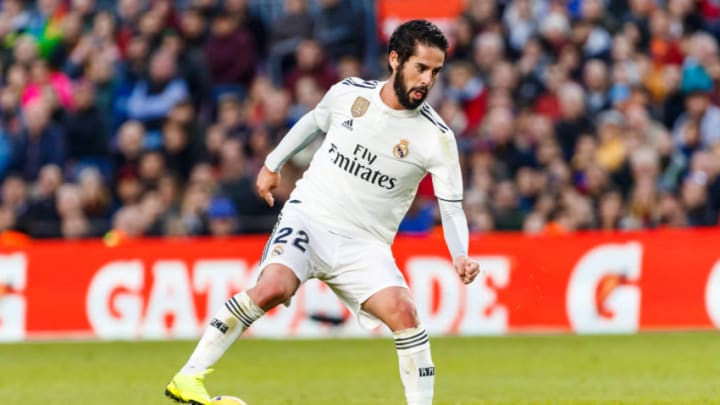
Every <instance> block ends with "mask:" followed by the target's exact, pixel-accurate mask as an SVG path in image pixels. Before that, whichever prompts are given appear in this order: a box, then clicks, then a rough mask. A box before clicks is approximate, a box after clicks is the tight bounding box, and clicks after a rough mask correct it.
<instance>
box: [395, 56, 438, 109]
mask: <svg viewBox="0 0 720 405" xmlns="http://www.w3.org/2000/svg"><path fill="white" fill-rule="evenodd" d="M404 67H405V63H403V64H402V65H400V66H398V68H397V73H396V74H395V81H394V82H393V90H395V95H396V96H397V98H398V102H399V103H400V105H401V106H403V107H405V108H406V109H408V110H414V109H416V108H418V107H419V106H420V104H422V103H423V101H425V97H427V94H428V91H430V89H429V88H428V86H418V87H412V88H410V89H408V88H407V85H405V75H404V74H403V68H404ZM416 90H418V91H422V92H423V96H422V97H421V98H419V99H414V98H412V97H410V93H412V92H414V91H416Z"/></svg>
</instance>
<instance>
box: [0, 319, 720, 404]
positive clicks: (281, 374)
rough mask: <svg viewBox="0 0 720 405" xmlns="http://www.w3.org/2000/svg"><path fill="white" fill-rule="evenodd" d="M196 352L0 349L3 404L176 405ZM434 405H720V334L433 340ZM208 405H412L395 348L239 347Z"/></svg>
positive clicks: (127, 345) (183, 344) (356, 344)
mask: <svg viewBox="0 0 720 405" xmlns="http://www.w3.org/2000/svg"><path fill="white" fill-rule="evenodd" d="M194 345H195V342H191V341H180V342H111V343H101V342H97V343H88V342H82V343H80V342H64V343H26V344H0V398H1V401H2V403H6V404H22V405H49V404H55V405H121V404H122V405H156V404H159V405H162V404H166V405H171V404H172V402H171V401H169V400H167V399H166V398H165V397H164V396H163V394H162V393H163V390H164V387H165V384H166V383H167V382H168V380H169V379H170V377H171V376H172V374H173V373H174V372H175V371H176V369H177V368H178V367H179V366H180V365H181V364H182V363H183V362H184V361H185V359H186V358H187V356H188V355H189V354H190V351H191V350H192V348H193V347H194ZM432 349H433V358H434V361H435V365H436V367H437V376H436V384H435V402H434V404H436V405H455V404H633V405H634V404H720V333H711V332H704V333H667V334H640V335H627V336H568V335H566V336H549V335H548V336H546V335H543V336H512V337H484V338H442V339H441V338H435V339H433V340H432ZM207 386H208V389H209V390H210V392H211V394H228V395H236V396H239V397H241V398H243V399H245V400H246V401H247V402H248V403H249V404H250V405H280V404H287V405H289V404H307V405H342V404H363V405H364V404H368V405H403V404H404V402H403V394H402V388H401V385H400V379H399V377H398V370H397V359H396V355H395V350H394V346H393V344H392V341H391V340H390V339H369V340H348V339H334V340H293V341H281V340H255V339H241V340H240V341H238V342H236V343H235V345H234V346H233V347H232V348H231V349H230V351H228V353H227V354H226V355H225V357H224V358H223V359H222V360H221V361H220V362H219V363H218V364H217V366H216V371H215V373H213V374H210V376H209V377H208V380H207Z"/></svg>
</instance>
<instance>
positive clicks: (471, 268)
mask: <svg viewBox="0 0 720 405" xmlns="http://www.w3.org/2000/svg"><path fill="white" fill-rule="evenodd" d="M453 265H454V266H455V271H456V272H457V274H458V276H459V277H460V280H462V282H463V283H465V284H470V283H472V282H473V280H475V277H477V275H478V274H480V265H479V264H478V262H476V261H475V260H471V259H470V258H468V257H467V256H458V257H456V258H455V262H454V263H453Z"/></svg>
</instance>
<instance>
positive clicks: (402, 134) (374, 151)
mask: <svg viewBox="0 0 720 405" xmlns="http://www.w3.org/2000/svg"><path fill="white" fill-rule="evenodd" d="M384 83H385V82H378V81H364V80H361V79H357V78H348V79H345V80H343V81H341V82H339V83H337V84H335V85H334V86H333V87H332V88H331V89H330V90H329V91H328V92H327V93H326V94H325V96H324V98H323V99H322V101H321V102H320V103H319V104H318V105H317V107H316V108H315V109H314V110H313V111H312V112H310V114H312V116H313V118H314V119H315V122H316V124H317V126H318V127H319V128H320V130H322V131H323V132H326V133H327V135H326V137H325V140H324V142H323V143H322V146H321V147H320V149H318V151H317V152H316V153H315V155H314V156H313V159H312V161H311V162H310V166H309V168H308V169H307V171H306V172H305V173H304V175H303V177H302V179H300V180H299V181H298V182H297V184H296V188H295V190H293V192H292V194H291V196H290V199H291V201H292V200H298V201H299V202H300V203H299V204H297V208H299V209H300V210H302V211H303V212H304V213H305V214H307V215H308V216H309V217H310V218H312V219H314V220H318V221H322V222H324V223H329V224H332V225H333V226H337V227H339V228H344V229H349V230H357V231H361V232H364V233H369V234H371V235H373V236H375V237H378V238H380V239H381V240H383V241H385V242H386V243H391V242H392V240H393V239H394V238H395V234H396V233H397V229H398V226H399V225H400V222H401V221H402V219H403V218H404V216H405V214H406V212H407V210H408V208H409V207H410V204H411V203H412V201H413V199H414V198H415V194H416V192H417V188H418V183H419V182H420V180H422V178H423V177H424V176H425V175H426V173H428V172H429V173H431V175H432V182H433V186H434V189H435V195H436V197H437V198H439V199H443V200H448V201H460V200H462V197H463V185H462V178H461V173H460V164H459V160H458V151H457V146H456V143H455V137H454V135H453V132H452V131H451V130H450V129H449V128H448V127H447V126H446V125H445V124H444V123H443V122H442V120H441V119H440V118H439V117H438V115H437V113H435V111H434V110H433V109H432V108H431V107H430V106H429V105H428V104H426V103H423V104H422V105H421V106H420V107H419V108H417V109H415V110H394V109H391V108H390V107H388V106H387V105H386V104H385V103H384V102H383V101H382V100H381V99H380V89H381V88H382V87H383V84H384Z"/></svg>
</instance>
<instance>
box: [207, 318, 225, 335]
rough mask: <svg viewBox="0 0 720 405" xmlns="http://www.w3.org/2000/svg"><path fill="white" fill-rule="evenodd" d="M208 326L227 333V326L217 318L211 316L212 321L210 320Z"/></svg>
mask: <svg viewBox="0 0 720 405" xmlns="http://www.w3.org/2000/svg"><path fill="white" fill-rule="evenodd" d="M210 326H212V327H214V328H216V329H217V330H219V331H220V332H222V333H227V331H228V329H229V328H228V326H227V325H226V324H225V323H224V322H223V321H221V320H219V319H217V318H213V319H212V321H210Z"/></svg>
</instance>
